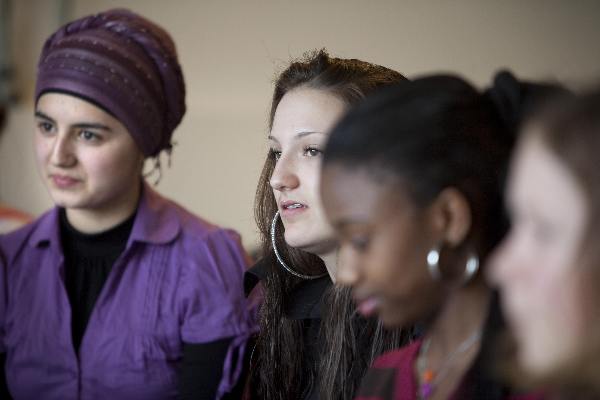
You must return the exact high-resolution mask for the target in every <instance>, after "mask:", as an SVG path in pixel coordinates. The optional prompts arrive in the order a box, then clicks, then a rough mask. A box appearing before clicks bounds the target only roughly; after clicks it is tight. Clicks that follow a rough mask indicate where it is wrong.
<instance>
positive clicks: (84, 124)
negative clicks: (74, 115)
mask: <svg viewBox="0 0 600 400" xmlns="http://www.w3.org/2000/svg"><path fill="white" fill-rule="evenodd" d="M35 116H36V117H37V118H41V119H45V120H47V121H49V122H52V123H53V124H55V123H56V121H55V120H54V119H52V118H51V117H49V116H48V115H46V114H44V113H43V112H41V111H39V110H36V112H35ZM72 126H73V127H74V128H83V129H99V130H103V131H108V132H111V131H112V129H110V127H108V126H106V125H102V124H95V123H91V122H78V123H76V124H73V125H72Z"/></svg>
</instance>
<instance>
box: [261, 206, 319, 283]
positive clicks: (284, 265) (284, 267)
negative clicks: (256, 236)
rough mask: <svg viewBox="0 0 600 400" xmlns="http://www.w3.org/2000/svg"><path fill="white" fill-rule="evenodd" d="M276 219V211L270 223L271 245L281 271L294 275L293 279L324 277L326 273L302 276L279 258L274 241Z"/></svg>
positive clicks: (277, 215) (277, 213)
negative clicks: (281, 268)
mask: <svg viewBox="0 0 600 400" xmlns="http://www.w3.org/2000/svg"><path fill="white" fill-rule="evenodd" d="M278 217H279V211H277V212H276V213H275V216H274V217H273V221H272V222H271V244H272V245H273V251H274V252H275V257H277V261H278V262H279V264H281V266H282V267H283V269H285V270H286V271H287V272H288V273H290V274H292V275H294V276H295V277H298V278H301V279H318V278H322V277H324V276H325V275H327V272H326V273H324V274H320V275H304V274H301V273H299V272H296V271H294V270H293V269H292V268H290V267H289V266H288V265H287V264H286V263H285V262H284V261H283V259H282V258H281V255H280V254H279V251H278V250H277V244H276V241H275V233H276V232H275V226H276V225H277V218H278Z"/></svg>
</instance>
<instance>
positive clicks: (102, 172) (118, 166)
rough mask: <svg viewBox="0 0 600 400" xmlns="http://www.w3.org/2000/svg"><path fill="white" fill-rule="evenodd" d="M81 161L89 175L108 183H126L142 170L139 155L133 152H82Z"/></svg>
mask: <svg viewBox="0 0 600 400" xmlns="http://www.w3.org/2000/svg"><path fill="white" fill-rule="evenodd" d="M79 161H80V162H81V164H85V170H86V173H87V175H88V177H94V178H95V179H96V180H97V181H99V182H100V181H101V182H106V184H118V183H119V182H124V183H125V184H126V183H127V182H131V180H132V179H133V178H137V176H139V173H140V172H141V171H140V165H141V164H140V163H139V158H138V155H137V154H135V153H133V152H129V153H126V152H124V151H119V152H111V151H106V152H102V153H96V152H93V153H92V152H88V153H85V154H81V156H80V157H79Z"/></svg>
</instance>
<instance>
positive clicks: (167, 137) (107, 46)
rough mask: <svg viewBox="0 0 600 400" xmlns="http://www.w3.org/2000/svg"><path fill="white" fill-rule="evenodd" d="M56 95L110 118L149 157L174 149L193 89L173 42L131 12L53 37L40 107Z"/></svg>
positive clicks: (112, 13)
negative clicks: (85, 103) (46, 98)
mask: <svg viewBox="0 0 600 400" xmlns="http://www.w3.org/2000/svg"><path fill="white" fill-rule="evenodd" d="M49 91H55V92H63V93H68V94H72V95H75V96H78V97H81V98H83V99H85V100H88V101H90V102H91V103H94V104H96V105H97V106H99V107H101V108H103V109H104V110H106V111H108V112H109V113H110V114H112V115H113V116H115V117H116V118H117V119H118V120H119V121H120V122H121V123H122V124H123V125H124V126H125V127H126V128H127V130H128V131H129V133H130V134H131V136H132V137H133V139H134V140H135V142H136V143H137V145H138V146H139V148H140V150H141V151H142V153H144V155H146V156H155V155H157V154H158V153H160V151H161V150H163V149H170V147H171V136H172V135H173V130H174V129H175V128H176V127H177V125H179V123H180V122H181V119H182V118H183V115H184V114H185V83H184V81H183V74H182V72H181V66H180V65H179V62H178V60H177V52H176V50H175V44H174V43H173V40H172V39H171V37H170V36H169V34H168V33H167V32H166V31H165V30H164V29H162V28H161V27H159V26H158V25H156V24H155V23H153V22H151V21H149V20H147V19H145V18H143V17H141V16H139V15H137V14H135V13H133V12H131V11H129V10H123V9H114V10H108V11H106V12H103V13H99V14H96V15H91V16H88V17H84V18H81V19H78V20H76V21H73V22H71V23H68V24H66V25H65V26H63V27H61V28H60V29H59V30H58V31H56V32H55V33H54V34H53V35H52V36H50V37H49V38H48V40H47V41H46V43H45V44H44V48H43V49H42V54H41V56H40V60H39V64H38V73H37V84H36V88H35V99H36V102H37V100H38V99H39V97H40V96H41V95H42V94H43V93H45V92H49Z"/></svg>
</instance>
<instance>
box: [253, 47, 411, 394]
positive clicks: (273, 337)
mask: <svg viewBox="0 0 600 400" xmlns="http://www.w3.org/2000/svg"><path fill="white" fill-rule="evenodd" d="M404 80H406V78H405V77H404V76H402V75H401V74H400V73H398V72H396V71H393V70H391V69H388V68H385V67H382V66H379V65H374V64H370V63H367V62H364V61H360V60H356V59H340V58H333V57H330V56H329V55H328V54H327V52H326V51H325V50H320V51H315V52H312V53H308V54H306V55H305V56H304V57H303V58H302V59H300V60H297V61H295V62H292V63H291V64H290V65H289V66H288V67H287V68H286V69H285V70H284V71H283V72H282V73H281V74H280V75H279V76H278V77H277V79H276V81H275V90H274V93H273V99H272V105H271V112H270V116H269V130H270V128H271V127H272V124H273V119H274V116H275V111H276V110H277V106H278V105H279V102H280V101H281V99H282V98H283V96H285V94H286V93H288V92H289V91H291V90H293V89H296V88H298V87H308V88H313V89H317V90H323V91H327V92H328V93H331V94H333V95H335V96H337V97H338V98H340V99H341V100H343V101H344V102H346V103H347V104H348V105H349V106H350V105H352V104H355V103H357V102H358V101H359V100H361V99H362V98H364V97H365V96H366V95H367V94H369V93H371V92H373V91H375V90H376V89H378V88H380V87H382V86H387V85H392V84H396V83H399V82H401V81H404ZM274 168H275V160H274V158H273V157H269V156H268V157H267V159H266V160H265V164H264V167H263V170H262V173H261V175H260V178H259V182H258V188H257V192H256V199H255V219H256V223H257V225H258V228H259V231H260V237H261V242H262V247H261V249H262V255H263V257H264V260H265V263H266V265H268V270H267V275H266V279H265V280H264V282H263V285H264V293H265V294H264V303H263V305H262V308H261V313H260V333H259V337H258V340H257V344H256V348H255V350H254V355H253V365H252V367H251V368H252V370H251V372H250V374H251V377H250V379H251V381H250V385H251V391H252V395H253V396H252V397H253V398H258V399H267V400H271V399H297V398H301V397H302V396H303V394H305V393H307V390H310V388H311V387H314V386H315V385H317V386H318V390H319V397H320V399H322V400H325V399H336V400H337V399H350V398H352V397H353V395H354V393H355V391H356V389H357V386H358V384H359V383H360V379H361V378H362V376H363V375H364V373H365V372H366V369H367V368H368V366H369V364H370V363H371V361H372V360H373V358H374V357H375V356H377V355H379V354H380V353H381V352H383V351H384V350H388V349H392V348H395V347H398V346H400V345H402V344H404V343H405V342H406V333H405V331H402V330H397V331H393V332H388V331H385V330H383V329H382V328H381V326H380V324H379V323H378V322H377V321H375V320H367V319H364V318H362V317H360V316H358V315H357V313H356V312H355V310H354V307H353V304H352V300H351V297H350V293H349V290H348V289H343V288H337V287H335V286H333V287H332V288H331V289H329V290H328V291H327V293H326V294H325V296H324V307H323V309H324V311H323V316H322V322H321V328H320V329H321V338H322V340H323V347H322V348H323V349H326V350H324V351H323V353H322V354H321V355H320V362H319V365H318V366H310V367H307V366H303V365H302V364H303V362H304V361H303V360H304V359H305V358H304V356H305V354H304V352H305V349H303V331H302V322H301V321H297V320H293V319H291V318H287V317H286V315H285V313H284V309H285V304H286V300H287V299H288V298H289V294H290V292H291V290H292V289H293V288H294V287H295V286H296V285H297V284H298V283H299V282H301V279H299V278H296V277H294V276H292V275H290V274H288V273H286V272H284V271H282V270H281V269H280V268H278V267H277V260H276V259H275V256H274V253H273V248H272V245H271V238H270V224H271V219H272V218H273V215H274V214H275V212H276V211H277V204H276V202H275V198H274V196H273V190H272V188H271V186H270V184H269V180H270V178H271V175H272V173H273V170H274ZM276 243H277V248H278V250H279V252H280V254H281V255H282V257H283V258H284V259H285V260H286V261H289V262H290V263H291V264H292V265H293V266H294V269H296V270H297V271H298V272H300V273H302V274H310V275H316V274H322V273H326V269H325V265H324V263H323V261H322V260H321V259H320V258H319V257H317V256H316V255H314V254H310V253H307V252H304V251H302V250H299V249H294V248H292V247H290V246H288V245H287V244H286V242H285V239H284V238H283V226H282V224H281V221H279V227H278V229H277V237H276ZM307 369H308V370H310V374H309V375H310V376H309V377H308V380H309V381H308V382H306V381H302V382H301V379H300V377H301V376H302V373H303V371H304V370H307ZM301 386H304V387H301Z"/></svg>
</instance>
